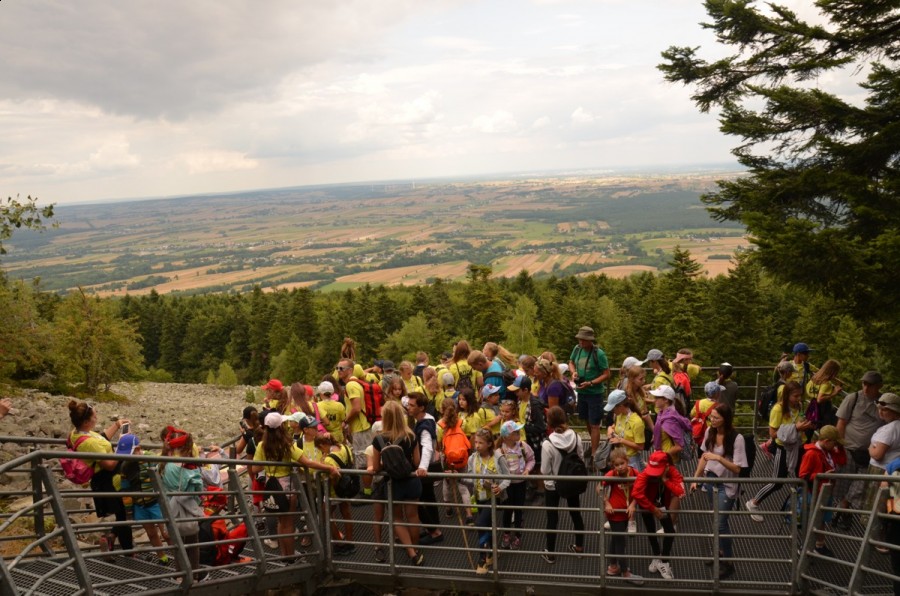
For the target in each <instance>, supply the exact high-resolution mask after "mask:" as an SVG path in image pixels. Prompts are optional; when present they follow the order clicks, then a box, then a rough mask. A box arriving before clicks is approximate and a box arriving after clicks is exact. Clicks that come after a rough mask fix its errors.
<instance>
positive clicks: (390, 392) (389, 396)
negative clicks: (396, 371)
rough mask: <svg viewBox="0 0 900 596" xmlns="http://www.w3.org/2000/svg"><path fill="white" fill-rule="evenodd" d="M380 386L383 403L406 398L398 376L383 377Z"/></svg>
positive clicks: (404, 387)
mask: <svg viewBox="0 0 900 596" xmlns="http://www.w3.org/2000/svg"><path fill="white" fill-rule="evenodd" d="M381 384H382V390H383V391H384V401H385V402H388V401H391V400H393V401H396V402H399V401H400V400H402V399H403V398H404V397H406V396H407V393H406V385H405V384H404V383H403V379H402V378H401V377H400V375H384V379H383V380H382V382H381Z"/></svg>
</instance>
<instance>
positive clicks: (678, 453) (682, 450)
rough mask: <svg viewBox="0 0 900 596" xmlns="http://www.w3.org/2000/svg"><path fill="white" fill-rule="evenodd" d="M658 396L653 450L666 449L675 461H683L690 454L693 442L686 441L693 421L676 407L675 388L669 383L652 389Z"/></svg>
mask: <svg viewBox="0 0 900 596" xmlns="http://www.w3.org/2000/svg"><path fill="white" fill-rule="evenodd" d="M650 395H652V396H653V397H654V398H656V401H655V402H654V403H655V405H656V411H657V412H658V414H657V415H656V424H655V425H654V427H653V450H654V451H665V452H666V453H668V454H669V457H670V459H671V460H672V462H673V463H677V462H679V461H681V457H682V456H687V455H690V449H691V447H692V443H691V444H688V443H686V441H685V435H687V437H688V440H690V437H691V422H690V420H688V419H687V418H685V417H684V416H682V415H681V414H680V413H679V412H678V411H677V410H676V409H675V405H674V404H675V403H676V402H677V399H676V397H675V390H674V389H672V387H670V386H669V385H660V387H659V388H658V389H653V390H651V391H650Z"/></svg>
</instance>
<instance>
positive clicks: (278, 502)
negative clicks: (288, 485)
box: [262, 476, 291, 513]
mask: <svg viewBox="0 0 900 596" xmlns="http://www.w3.org/2000/svg"><path fill="white" fill-rule="evenodd" d="M264 489H265V491H266V494H265V495H264V496H263V497H264V498H263V502H262V506H263V509H265V510H266V511H268V512H270V513H278V512H281V511H288V510H289V509H290V508H291V501H290V499H289V498H288V495H287V493H286V492H284V489H283V488H281V482H280V481H279V480H278V478H276V477H275V476H269V477H267V478H266V483H265V486H264Z"/></svg>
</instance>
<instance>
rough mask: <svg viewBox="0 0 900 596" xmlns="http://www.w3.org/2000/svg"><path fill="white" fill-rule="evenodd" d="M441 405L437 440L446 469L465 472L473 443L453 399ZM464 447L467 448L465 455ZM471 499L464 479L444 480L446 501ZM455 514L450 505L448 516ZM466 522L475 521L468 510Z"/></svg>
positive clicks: (464, 501)
mask: <svg viewBox="0 0 900 596" xmlns="http://www.w3.org/2000/svg"><path fill="white" fill-rule="evenodd" d="M448 374H449V373H448ZM441 407H442V409H443V413H442V416H441V419H440V420H439V421H438V423H437V427H438V428H437V435H438V436H437V440H438V448H439V449H440V451H441V453H442V454H443V461H444V471H445V472H447V473H450V474H452V473H455V472H464V471H465V470H466V467H467V466H468V463H469V452H470V451H471V450H472V445H471V443H470V442H469V437H467V436H466V433H465V431H463V422H462V420H461V419H460V418H459V417H458V415H457V413H456V405H455V404H454V403H453V400H450V399H445V400H444V401H443V403H442V404H441ZM463 449H465V455H464V456H463ZM448 450H449V452H448ZM460 460H462V461H460ZM470 499H471V496H470V495H469V488H468V487H467V486H466V485H465V483H464V482H463V481H462V480H457V479H455V478H448V479H447V481H446V482H444V503H459V504H461V505H465V506H468V504H469V503H470V502H471V501H470ZM457 511H459V510H457ZM453 514H454V511H453V508H452V507H448V508H447V516H448V517H451V516H453ZM460 517H461V516H460ZM465 522H466V525H469V522H472V523H473V524H474V523H475V520H474V519H472V516H471V514H470V512H468V511H467V512H466V520H465Z"/></svg>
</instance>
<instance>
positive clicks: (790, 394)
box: [746, 381, 813, 522]
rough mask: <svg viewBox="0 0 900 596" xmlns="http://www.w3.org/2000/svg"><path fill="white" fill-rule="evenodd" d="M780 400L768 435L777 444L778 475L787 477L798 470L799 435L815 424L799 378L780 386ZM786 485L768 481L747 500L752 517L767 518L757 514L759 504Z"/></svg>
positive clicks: (754, 519) (770, 417) (771, 415)
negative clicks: (803, 403) (809, 417)
mask: <svg viewBox="0 0 900 596" xmlns="http://www.w3.org/2000/svg"><path fill="white" fill-rule="evenodd" d="M780 389H782V391H781V400H780V401H779V402H778V403H777V404H775V405H774V406H772V411H771V412H770V413H769V438H770V439H771V440H772V441H773V444H774V446H775V463H774V469H775V477H776V478H787V477H788V475H789V474H794V473H795V472H796V471H797V465H798V463H799V455H800V443H801V442H802V441H801V440H800V435H801V434H802V433H804V432H806V431H808V430H810V429H811V428H812V427H813V423H812V422H809V421H808V420H806V418H804V417H803V414H802V412H801V409H800V408H801V401H802V399H803V387H802V386H801V385H800V383H798V382H797V381H788V382H787V383H785V385H784V386H783V387H781V388H780ZM782 486H783V485H781V484H775V483H769V484H767V485H765V486H763V487H762V488H761V489H759V492H758V493H756V496H755V497H753V498H752V499H750V500H749V501H747V503H746V505H747V511H749V512H750V513H751V515H750V519H752V520H753V521H755V522H762V521H765V518H764V517H763V516H761V515H759V514H758V513H756V512H757V511H758V510H759V504H760V503H762V502H763V501H764V500H765V499H766V498H768V497H769V495H771V494H772V493H774V492H775V491H776V490H778V489H779V488H781V487H782Z"/></svg>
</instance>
